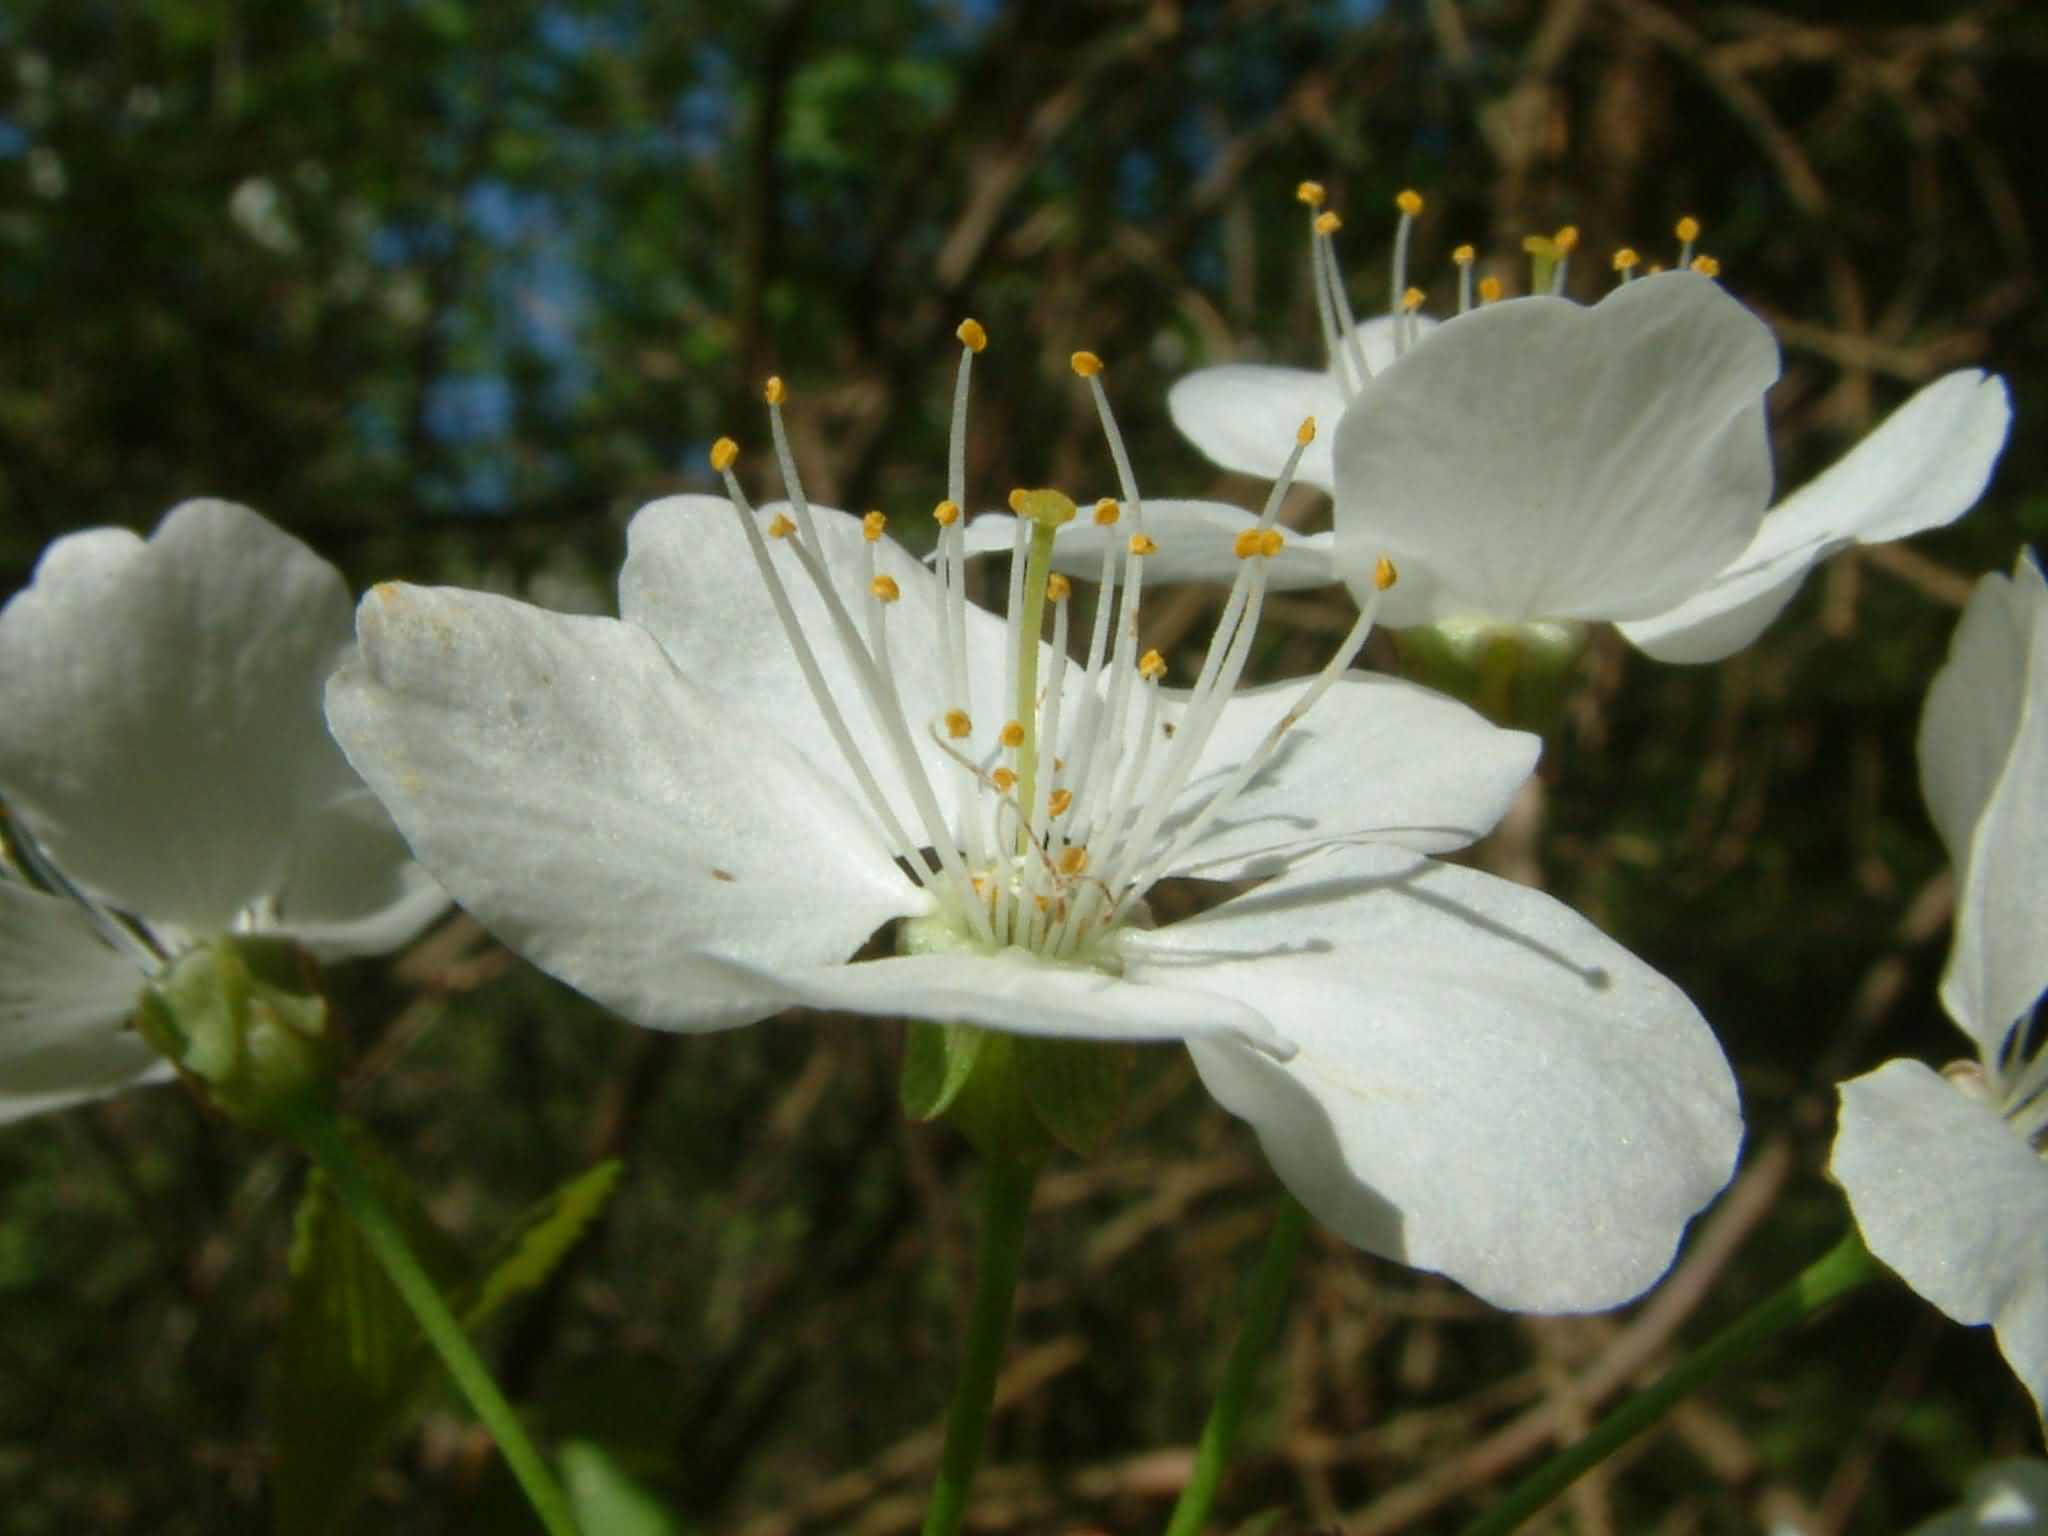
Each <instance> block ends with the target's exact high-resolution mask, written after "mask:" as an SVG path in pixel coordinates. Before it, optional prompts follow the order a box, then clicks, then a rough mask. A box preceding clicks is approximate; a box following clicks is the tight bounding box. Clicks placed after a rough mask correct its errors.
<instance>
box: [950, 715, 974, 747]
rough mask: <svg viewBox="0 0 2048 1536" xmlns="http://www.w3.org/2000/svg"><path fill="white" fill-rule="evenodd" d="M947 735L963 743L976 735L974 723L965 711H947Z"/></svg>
mask: <svg viewBox="0 0 2048 1536" xmlns="http://www.w3.org/2000/svg"><path fill="white" fill-rule="evenodd" d="M946 734H947V735H948V736H950V737H951V738H952V739H953V740H954V741H961V740H964V739H965V738H967V737H969V736H972V735H973V734H974V721H973V720H971V719H970V718H968V714H967V711H966V710H964V709H949V710H947V711H946Z"/></svg>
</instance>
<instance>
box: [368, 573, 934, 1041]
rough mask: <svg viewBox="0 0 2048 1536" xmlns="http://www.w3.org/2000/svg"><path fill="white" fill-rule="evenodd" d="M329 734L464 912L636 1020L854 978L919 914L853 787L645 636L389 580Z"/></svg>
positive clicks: (685, 1015) (694, 1017)
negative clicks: (849, 969) (838, 976)
mask: <svg viewBox="0 0 2048 1536" xmlns="http://www.w3.org/2000/svg"><path fill="white" fill-rule="evenodd" d="M359 632H360V637H361V641H362V650H363V661H362V662H361V663H360V664H356V665H351V666H349V667H346V668H344V669H343V670H342V671H341V672H339V673H337V674H336V676H335V679H334V682H333V684H332V685H331V687H330V689H329V692H328V716H329V719H330V720H331V721H332V723H333V726H334V733H335V736H336V738H337V739H338V740H340V742H341V743H342V745H343V747H344V748H345V749H346V750H347V751H348V753H349V757H350V760H351V761H352V762H353V763H354V764H355V765H356V767H357V769H358V771H359V772H361V773H362V775H363V777H364V778H365V779H366V780H367V781H368V782H369V784H370V787H371V788H372V789H373V790H375V792H376V793H377V795H378V797H379V798H380V799H382V800H383V802H384V804H385V806H386V807H387V808H388V809H389V810H390V812H391V814H392V817H393V819H394V820H395V821H396V822H397V823H398V826H399V829H400V830H401V831H402V832H403V833H404V834H405V837H406V840H407V841H408V842H410V843H411V844H412V847H413V850H414V852H415V853H417V854H418V855H419V857H420V860H421V862H422V863H424V864H425V865H426V866H427V868H428V870H429V871H431V872H432V873H433V874H434V875H435V876H436V878H438V879H439V880H440V881H441V883H442V884H443V885H444V886H445V887H446V888H447V889H448V891H449V893H450V894H451V895H452V896H454V898H455V899H456V900H457V901H459V902H461V903H462V904H463V906H465V907H467V908H468V909H469V910H470V911H471V912H473V913H474V914H475V915H476V916H477V917H478V918H479V919H480V920H481V921H482V922H483V923H484V924H485V925H486V926H488V927H489V928H491V929H492V930H493V931H494V932H496V933H497V934H498V935H499V937H501V938H502V939H504V940H505V941H506V943H508V944H510V945H511V946H512V947H513V948H514V949H517V950H518V951H520V952H521V953H522V954H524V955H526V956H527V957H528V958H530V959H531V960H533V961H534V962H535V963H536V964H537V965H539V966H540V967H541V968H542V969H544V970H547V971H549V972H551V973H553V974H554V975H556V976H559V977H560V978H562V979H563V980H564V981H567V982H568V983H570V985H572V986H574V987H577V988H578V989H580V990H582V991H584V992H587V993H588V994H590V995H591V996H592V997H595V998H597V999H598V1000H599V1001H600V1002H603V1003H605V1004H607V1005H608V1006H610V1007H612V1008H615V1009H617V1010H618V1011H619V1012H620V1013H623V1014H625V1015H626V1016H627V1017H628V1018H631V1019H633V1020H635V1021H637V1022H639V1023H642V1024H647V1025H650V1026H655V1027H659V1028H667V1029H711V1028H718V1027H722V1026H725V1025H731V1024H740V1023H745V1022H748V1021H750V1020H752V1019H757V1018H761V1017H763V1016H764V1015H766V1014H768V1013H771V1012H774V1011H775V1009H776V1008H777V1007H779V1006H780V1005H779V1004H778V1003H776V1002H775V1001H774V1000H773V998H772V997H771V996H764V995H763V994H761V993H760V992H759V991H758V990H757V989H752V988H749V987H747V986H736V985H735V984H734V982H733V976H734V974H735V973H734V972H733V970H732V968H731V967H730V966H729V965H727V964H724V963H722V962H729V961H738V962H740V963H742V964H749V965H755V966H759V967H761V968H762V969H764V970H767V971H771V972H772V971H774V970H776V969H777V968H780V967H800V966H805V965H811V964H817V963H819V962H823V961H827V960H838V959H841V958H843V957H844V956H846V955H847V954H849V953H851V952H852V951H853V950H854V949H855V948H856V947H858V946H859V945H860V944H861V943H863V942H864V941H865V940H866V939H867V938H868V936H869V935H870V934H872V933H873V932H874V930H875V929H876V928H877V927H879V926H880V925H881V924H882V923H884V922H886V921H887V920H888V919H890V918H892V917H895V916H898V915H902V914H905V913H913V912H918V911H922V910H923V909H924V906H925V905H926V904H927V898H926V897H924V896H923V894H922V893H920V892H918V891H916V890H915V889H914V888H913V887H912V886H911V885H910V883H909V881H908V880H907V879H906V877H904V876H903V874H902V873H901V872H900V871H899V870H898V869H897V868H896V867H895V865H894V864H893V863H891V862H890V860H889V859H888V857H887V856H886V855H885V854H884V853H883V852H882V851H881V849H880V847H879V845H878V844H876V843H875V841H874V840H873V835H872V832H871V830H870V828H869V825H868V821H867V818H866V817H864V816H863V815H861V814H860V813H859V812H858V811H856V810H855V809H854V808H853V807H852V805H851V804H850V803H849V802H848V801H847V800H846V798H845V796H844V794H843V792H842V790H841V788H840V786H839V785H838V784H836V783H834V782H832V781H830V780H827V779H825V778H823V777H822V776H821V775H820V774H819V773H818V772H817V771H816V770H815V769H814V768H813V767H812V766H811V765H810V764H809V763H808V762H807V761H806V760H805V759H803V758H802V757H801V756H800V755H798V754H797V753H796V752H795V751H793V750H792V749H791V748H790V747H789V746H788V745H787V744H786V743H784V742H782V741H781V740H779V739H778V738H777V737H776V736H775V735H774V733H773V732H772V731H770V730H768V729H766V728H765V727H763V726H762V725H761V724H760V723H759V722H758V721H756V720H754V719H752V718H751V717H749V716H748V715H747V714H745V713H744V712H742V711H740V710H738V709H736V708H733V707H731V706H728V705H725V704H721V703H720V702H718V701H716V700H714V699H712V698H710V697H709V696H707V695H706V694H705V692H704V691H703V690H702V689H700V688H698V687H697V686H696V685H695V684H694V683H693V682H692V681H691V680H690V679H688V678H686V677H684V676H682V675H681V674H680V673H678V672H677V670H676V669H675V667H674V666H673V664H672V663H671V662H670V661H669V659H668V658H667V657H666V656H665V655H664V654H663V653H662V651H661V648H660V647H659V646H658V645H657V644H656V643H655V641H654V639H653V638H652V637H651V636H649V635H648V634H647V633H646V632H645V631H643V630H640V629H638V628H636V627H634V626H633V625H630V624H624V623H620V622H617V621H614V620H610V619H592V618H579V617H571V616H566V615H560V614H552V613H547V612H544V611H543V610H541V609H538V608H530V607H527V606H526V605H524V604H522V603H515V602H512V601H509V600H507V599H505V598H499V597H492V596H489V595H487V594H484V593H475V592H458V591H453V590H448V589H438V590H427V589H422V588H417V587H404V586H397V585H387V586H382V587H379V588H377V589H376V590H375V591H373V592H371V593H370V594H369V595H368V596H367V597H365V598H364V599H363V604H362V610H361V613H360V616H359Z"/></svg>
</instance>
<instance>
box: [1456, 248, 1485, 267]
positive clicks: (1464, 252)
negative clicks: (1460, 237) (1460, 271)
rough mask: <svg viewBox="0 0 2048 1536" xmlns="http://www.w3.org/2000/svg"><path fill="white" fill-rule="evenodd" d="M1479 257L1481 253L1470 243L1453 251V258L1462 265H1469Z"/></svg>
mask: <svg viewBox="0 0 2048 1536" xmlns="http://www.w3.org/2000/svg"><path fill="white" fill-rule="evenodd" d="M1478 259H1479V253H1478V252H1477V251H1475V250H1473V249H1472V247H1471V246H1469V245H1461V246H1459V247H1458V248H1457V249H1456V250H1454V251H1452V252H1451V260H1452V261H1454V262H1456V263H1457V264H1458V265H1459V266H1461V267H1469V266H1471V265H1472V263H1473V262H1475V261H1477V260H1478Z"/></svg>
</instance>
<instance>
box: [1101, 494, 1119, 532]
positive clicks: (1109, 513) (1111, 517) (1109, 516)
mask: <svg viewBox="0 0 2048 1536" xmlns="http://www.w3.org/2000/svg"><path fill="white" fill-rule="evenodd" d="M1123 515H1124V513H1123V508H1121V507H1119V506H1118V505H1117V504H1116V498H1115V497H1114V496H1105V497H1103V498H1102V500H1100V501H1098V502H1097V503H1095V526H1096V527H1098V528H1107V527H1108V526H1109V525H1110V524H1111V523H1113V522H1115V521H1116V520H1117V519H1118V518H1120V517H1122V516H1123Z"/></svg>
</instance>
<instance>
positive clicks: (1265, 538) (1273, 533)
mask: <svg viewBox="0 0 2048 1536" xmlns="http://www.w3.org/2000/svg"><path fill="white" fill-rule="evenodd" d="M1286 547H1287V535H1286V534H1284V533H1282V532H1281V531H1280V530H1279V529H1278V528H1268V529H1266V530H1265V531H1264V532H1263V533H1261V534H1260V535H1259V553H1260V554H1261V555H1263V556H1265V557H1266V559H1268V560H1270V559H1272V558H1273V557H1274V556H1275V555H1277V554H1279V553H1280V551H1281V550H1283V549H1285V548H1286Z"/></svg>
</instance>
